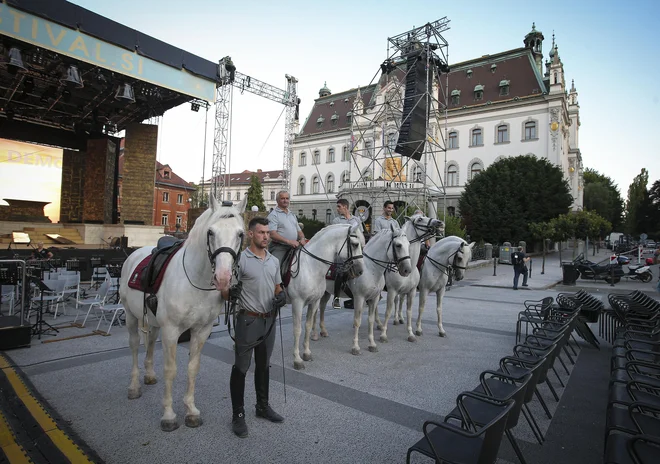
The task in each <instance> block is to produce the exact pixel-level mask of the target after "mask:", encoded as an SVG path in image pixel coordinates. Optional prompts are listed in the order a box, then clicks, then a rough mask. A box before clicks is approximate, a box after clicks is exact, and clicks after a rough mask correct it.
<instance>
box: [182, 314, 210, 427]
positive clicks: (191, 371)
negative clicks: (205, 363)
mask: <svg viewBox="0 0 660 464" xmlns="http://www.w3.org/2000/svg"><path fill="white" fill-rule="evenodd" d="M211 329H213V324H209V326H208V327H204V328H202V329H199V330H192V329H191V331H190V355H189V359H188V388H187V389H186V394H185V395H184V397H183V403H184V404H185V405H186V418H185V424H186V425H187V426H188V427H199V426H200V425H202V416H201V415H200V413H199V409H197V408H196V407H195V382H196V381H197V374H198V373H199V361H200V358H201V356H202V348H204V343H206V340H207V339H208V338H209V335H210V334H211Z"/></svg>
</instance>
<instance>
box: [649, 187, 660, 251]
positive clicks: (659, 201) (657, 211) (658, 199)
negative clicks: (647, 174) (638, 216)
mask: <svg viewBox="0 0 660 464" xmlns="http://www.w3.org/2000/svg"><path fill="white" fill-rule="evenodd" d="M649 200H650V203H651V204H650V207H649V210H650V217H651V229H650V230H648V234H649V236H652V237H653V238H654V239H655V240H656V241H657V240H660V179H659V180H656V181H655V182H653V185H652V186H651V188H650V189H649Z"/></svg>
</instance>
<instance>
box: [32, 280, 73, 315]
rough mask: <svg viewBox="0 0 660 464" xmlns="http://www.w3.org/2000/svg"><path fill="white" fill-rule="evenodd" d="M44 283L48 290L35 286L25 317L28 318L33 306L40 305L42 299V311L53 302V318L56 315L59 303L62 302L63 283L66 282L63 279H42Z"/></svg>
mask: <svg viewBox="0 0 660 464" xmlns="http://www.w3.org/2000/svg"><path fill="white" fill-rule="evenodd" d="M43 283H44V285H46V287H48V288H49V289H50V290H49V291H48V290H43V291H42V290H41V289H39V287H36V288H35V290H36V292H35V295H34V296H33V297H32V301H31V302H30V309H29V310H28V313H27V318H28V319H30V313H31V312H32V311H33V310H34V308H35V307H36V306H38V305H41V303H42V301H43V304H44V306H45V308H43V310H44V311H46V310H47V309H48V308H49V307H50V306H52V305H53V304H55V313H54V316H53V319H54V318H56V317H57V310H58V308H59V305H60V303H62V304H64V303H63V292H64V284H65V283H66V282H65V281H64V280H57V279H44V280H43Z"/></svg>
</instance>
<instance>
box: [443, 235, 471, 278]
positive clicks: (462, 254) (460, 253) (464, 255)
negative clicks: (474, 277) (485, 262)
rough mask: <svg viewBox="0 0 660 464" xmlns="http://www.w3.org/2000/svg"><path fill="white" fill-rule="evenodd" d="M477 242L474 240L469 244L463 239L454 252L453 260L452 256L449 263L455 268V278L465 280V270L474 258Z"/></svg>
mask: <svg viewBox="0 0 660 464" xmlns="http://www.w3.org/2000/svg"><path fill="white" fill-rule="evenodd" d="M475 243H476V242H472V243H470V244H469V245H468V244H467V242H466V241H465V240H461V243H460V245H459V246H458V249H457V250H456V251H455V252H454V253H453V260H452V257H451V256H450V262H449V263H448V264H450V265H451V267H452V269H453V270H454V279H456V280H463V277H465V270H466V269H467V265H468V263H469V262H470V259H472V248H473V247H474V244H475Z"/></svg>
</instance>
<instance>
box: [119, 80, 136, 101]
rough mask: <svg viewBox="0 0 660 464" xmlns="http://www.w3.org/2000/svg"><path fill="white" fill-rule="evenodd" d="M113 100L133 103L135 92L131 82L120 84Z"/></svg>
mask: <svg viewBox="0 0 660 464" xmlns="http://www.w3.org/2000/svg"><path fill="white" fill-rule="evenodd" d="M115 100H120V101H122V100H123V101H125V102H128V103H135V93H134V92H133V86H132V85H131V84H121V85H120V86H119V87H118V88H117V92H116V93H115Z"/></svg>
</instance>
